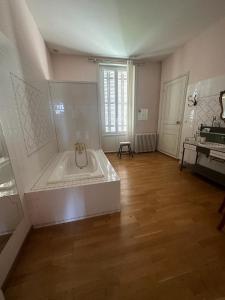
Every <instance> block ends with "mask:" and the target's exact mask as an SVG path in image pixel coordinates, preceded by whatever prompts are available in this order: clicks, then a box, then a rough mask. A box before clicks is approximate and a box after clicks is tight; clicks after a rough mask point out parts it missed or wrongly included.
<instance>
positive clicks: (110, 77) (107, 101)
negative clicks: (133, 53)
mask: <svg viewBox="0 0 225 300" xmlns="http://www.w3.org/2000/svg"><path fill="white" fill-rule="evenodd" d="M102 87H103V88H102V103H103V107H102V111H103V130H104V133H105V134H123V133H126V132H127V68H126V67H108V66H107V67H102Z"/></svg>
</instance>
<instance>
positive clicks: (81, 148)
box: [74, 143, 86, 154]
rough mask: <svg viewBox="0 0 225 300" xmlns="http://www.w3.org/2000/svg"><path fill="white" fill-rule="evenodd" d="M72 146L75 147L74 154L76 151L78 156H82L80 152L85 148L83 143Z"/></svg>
mask: <svg viewBox="0 0 225 300" xmlns="http://www.w3.org/2000/svg"><path fill="white" fill-rule="evenodd" d="M74 146H75V152H76V151H78V152H79V154H82V152H83V151H84V149H85V148H86V147H85V144H83V143H76V144H75V145H74Z"/></svg>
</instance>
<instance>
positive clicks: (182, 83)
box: [158, 75, 188, 158]
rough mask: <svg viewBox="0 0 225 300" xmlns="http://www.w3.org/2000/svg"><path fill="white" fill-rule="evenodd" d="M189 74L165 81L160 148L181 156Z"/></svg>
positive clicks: (174, 155)
mask: <svg viewBox="0 0 225 300" xmlns="http://www.w3.org/2000/svg"><path fill="white" fill-rule="evenodd" d="M187 83H188V75H184V76H181V77H179V78H177V79H174V80H172V81H169V82H166V83H164V87H163V96H162V103H161V119H160V126H159V142H158V150H159V151H160V152H162V153H165V154H167V155H170V156H172V157H175V158H178V157H179V149H180V137H181V130H182V124H183V114H184V104H185V98H186V90H187Z"/></svg>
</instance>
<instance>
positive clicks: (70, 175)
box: [48, 149, 104, 184]
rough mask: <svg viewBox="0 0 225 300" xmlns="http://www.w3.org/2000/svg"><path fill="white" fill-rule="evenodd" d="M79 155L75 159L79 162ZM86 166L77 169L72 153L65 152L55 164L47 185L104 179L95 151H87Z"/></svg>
mask: <svg viewBox="0 0 225 300" xmlns="http://www.w3.org/2000/svg"><path fill="white" fill-rule="evenodd" d="M79 156H80V155H79V154H77V159H78V160H79ZM87 156H88V165H87V166H85V167H84V168H79V167H78V166H77V165H76V163H75V153H74V151H65V152H64V153H63V156H62V157H61V159H60V160H59V162H58V163H57V165H56V167H55V169H54V170H53V172H52V174H51V175H50V177H49V179H48V183H50V184H51V183H57V182H67V181H76V180H83V179H91V178H100V177H104V174H103V171H102V168H101V166H100V163H99V159H98V158H97V154H96V151H94V150H90V149H88V150H87ZM81 165H82V162H81Z"/></svg>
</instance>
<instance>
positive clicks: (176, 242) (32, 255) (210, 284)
mask: <svg viewBox="0 0 225 300" xmlns="http://www.w3.org/2000/svg"><path fill="white" fill-rule="evenodd" d="M109 159H110V160H111V162H112V164H113V165H114V166H115V168H116V170H117V171H118V173H119V175H120V177H121V197H122V210H121V213H120V214H119V213H116V214H112V215H107V216H102V217H96V218H92V219H88V220H83V221H79V222H73V223H67V224H63V225H57V226H52V227H48V228H42V229H38V230H33V231H32V232H31V234H30V235H29V237H28V240H27V241H26V243H25V245H24V247H23V249H22V253H21V255H20V257H19V259H18V262H17V265H16V267H15V269H14V271H13V272H12V274H11V276H10V278H9V281H8V284H7V287H6V290H5V294H6V299H8V300H10V299H14V300H31V299H32V300H46V299H48V300H61V299H63V300H71V299H82V300H85V299H88V300H95V299H97V300H101V299H123V300H126V299H135V300H140V299H141V300H142V299H151V300H154V299H158V300H159V299H171V300H176V299H179V300H185V299H210V300H211V299H220V300H221V299H225V234H224V233H223V232H222V233H220V232H218V231H217V230H216V226H217V224H218V222H219V220H220V215H219V214H218V213H217V209H218V207H219V204H220V203H221V201H222V199H223V197H224V191H223V190H222V189H220V188H218V187H216V186H215V185H212V184H210V183H208V182H206V181H204V180H202V179H201V178H199V177H196V176H193V175H192V174H190V173H189V172H188V171H186V170H185V171H184V172H180V171H179V170H178V163H177V161H176V160H174V159H172V158H169V157H167V156H164V155H162V154H159V153H150V154H140V155H136V156H135V157H134V158H133V159H131V158H128V157H124V158H122V160H119V159H118V158H117V157H116V155H109Z"/></svg>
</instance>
